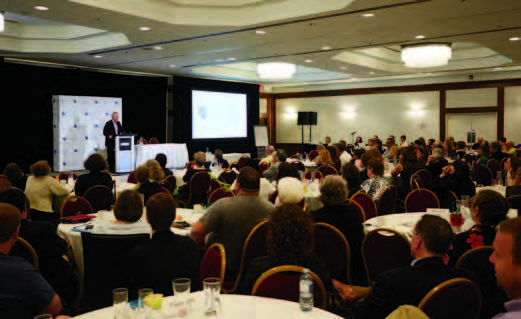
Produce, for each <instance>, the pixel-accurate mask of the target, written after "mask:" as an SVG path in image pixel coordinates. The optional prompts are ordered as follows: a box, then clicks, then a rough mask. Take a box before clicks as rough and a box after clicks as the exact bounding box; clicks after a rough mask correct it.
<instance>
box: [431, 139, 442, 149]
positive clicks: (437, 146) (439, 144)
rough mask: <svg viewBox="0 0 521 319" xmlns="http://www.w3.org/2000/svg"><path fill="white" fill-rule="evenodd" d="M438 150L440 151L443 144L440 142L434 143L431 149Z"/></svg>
mask: <svg viewBox="0 0 521 319" xmlns="http://www.w3.org/2000/svg"><path fill="white" fill-rule="evenodd" d="M435 148H439V149H440V150H442V149H443V143H442V142H441V141H437V142H434V144H432V146H431V149H435Z"/></svg>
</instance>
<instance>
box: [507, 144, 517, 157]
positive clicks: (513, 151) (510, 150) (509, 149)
mask: <svg viewBox="0 0 521 319" xmlns="http://www.w3.org/2000/svg"><path fill="white" fill-rule="evenodd" d="M505 151H506V152H507V153H509V154H510V155H513V156H515V155H516V149H515V148H514V142H513V141H507V142H506V143H505Z"/></svg>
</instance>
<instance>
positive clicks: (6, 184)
mask: <svg viewBox="0 0 521 319" xmlns="http://www.w3.org/2000/svg"><path fill="white" fill-rule="evenodd" d="M11 187H12V186H11V182H10V181H9V178H7V176H4V175H0V192H1V191H5V190H8V189H10V188H11Z"/></svg>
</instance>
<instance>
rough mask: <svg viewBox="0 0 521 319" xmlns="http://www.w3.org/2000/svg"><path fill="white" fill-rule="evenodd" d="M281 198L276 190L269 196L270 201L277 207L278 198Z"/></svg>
mask: <svg viewBox="0 0 521 319" xmlns="http://www.w3.org/2000/svg"><path fill="white" fill-rule="evenodd" d="M278 196H279V191H278V190H275V191H274V192H273V193H271V194H270V195H269V196H268V200H269V201H270V202H271V203H272V204H273V205H275V202H276V201H277V197H278Z"/></svg>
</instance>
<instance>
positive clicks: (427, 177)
mask: <svg viewBox="0 0 521 319" xmlns="http://www.w3.org/2000/svg"><path fill="white" fill-rule="evenodd" d="M416 174H417V175H418V176H420V177H421V179H422V182H423V186H422V188H429V186H431V183H432V174H431V172H429V171H428V170H426V169H420V170H419V171H417V172H416Z"/></svg>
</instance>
